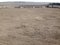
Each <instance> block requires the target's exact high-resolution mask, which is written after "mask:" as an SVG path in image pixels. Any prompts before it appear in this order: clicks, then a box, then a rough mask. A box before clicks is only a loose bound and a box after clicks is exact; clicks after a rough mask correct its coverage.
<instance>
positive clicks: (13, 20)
mask: <svg viewBox="0 0 60 45" xmlns="http://www.w3.org/2000/svg"><path fill="white" fill-rule="evenodd" d="M0 45H60V9H54V8H53V9H52V8H51V9H50V8H36V9H33V8H25V9H24V8H22V9H19V8H18V9H17V8H16V9H0Z"/></svg>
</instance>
